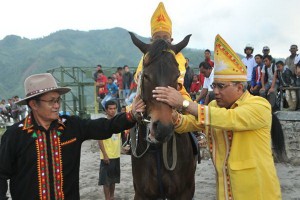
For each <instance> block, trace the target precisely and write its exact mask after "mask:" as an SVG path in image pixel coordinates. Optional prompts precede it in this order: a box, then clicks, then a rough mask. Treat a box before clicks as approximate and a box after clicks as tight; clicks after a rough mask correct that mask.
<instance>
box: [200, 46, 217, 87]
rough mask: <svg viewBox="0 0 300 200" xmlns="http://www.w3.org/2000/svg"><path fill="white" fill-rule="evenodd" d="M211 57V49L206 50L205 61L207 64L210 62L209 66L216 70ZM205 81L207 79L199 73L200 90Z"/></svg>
mask: <svg viewBox="0 0 300 200" xmlns="http://www.w3.org/2000/svg"><path fill="white" fill-rule="evenodd" d="M210 57H211V52H210V50H209V49H206V50H205V51H204V61H205V62H208V64H209V65H210V66H211V67H212V68H214V61H213V60H211V58H210ZM204 79H205V77H204V75H203V74H202V73H199V81H200V88H202V87H203V84H204Z"/></svg>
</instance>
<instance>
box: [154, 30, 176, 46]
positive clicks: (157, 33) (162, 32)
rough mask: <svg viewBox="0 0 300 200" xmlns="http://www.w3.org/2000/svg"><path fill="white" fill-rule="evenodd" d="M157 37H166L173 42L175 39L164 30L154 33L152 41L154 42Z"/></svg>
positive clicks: (165, 38)
mask: <svg viewBox="0 0 300 200" xmlns="http://www.w3.org/2000/svg"><path fill="white" fill-rule="evenodd" d="M157 39H164V40H166V41H168V42H169V43H171V42H172V41H173V38H172V37H171V35H170V33H168V32H164V31H159V32H156V33H154V34H153V36H152V39H151V42H154V41H155V40H157Z"/></svg>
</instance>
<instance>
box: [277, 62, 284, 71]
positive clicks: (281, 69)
mask: <svg viewBox="0 0 300 200" xmlns="http://www.w3.org/2000/svg"><path fill="white" fill-rule="evenodd" d="M276 66H277V69H278V70H279V71H281V72H282V71H283V65H282V64H277V65H276Z"/></svg>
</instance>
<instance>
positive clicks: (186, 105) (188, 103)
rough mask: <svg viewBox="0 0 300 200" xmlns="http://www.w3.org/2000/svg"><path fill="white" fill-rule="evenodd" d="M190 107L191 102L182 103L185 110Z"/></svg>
mask: <svg viewBox="0 0 300 200" xmlns="http://www.w3.org/2000/svg"><path fill="white" fill-rule="evenodd" d="M189 105H190V102H189V101H188V100H184V101H183V103H182V106H183V107H184V108H187V107H188V106H189Z"/></svg>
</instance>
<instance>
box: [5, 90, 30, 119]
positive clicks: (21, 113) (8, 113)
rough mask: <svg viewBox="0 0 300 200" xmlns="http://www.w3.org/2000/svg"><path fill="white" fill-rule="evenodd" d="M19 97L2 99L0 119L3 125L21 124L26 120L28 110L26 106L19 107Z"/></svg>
mask: <svg viewBox="0 0 300 200" xmlns="http://www.w3.org/2000/svg"><path fill="white" fill-rule="evenodd" d="M19 100H20V98H19V96H13V97H12V98H9V99H7V102H6V100H5V99H2V100H1V102H0V117H1V120H2V121H3V123H10V122H14V123H16V122H19V121H21V120H22V119H24V118H25V116H26V114H27V111H28V108H27V106H26V105H22V106H20V105H17V104H16V102H17V101H19Z"/></svg>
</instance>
